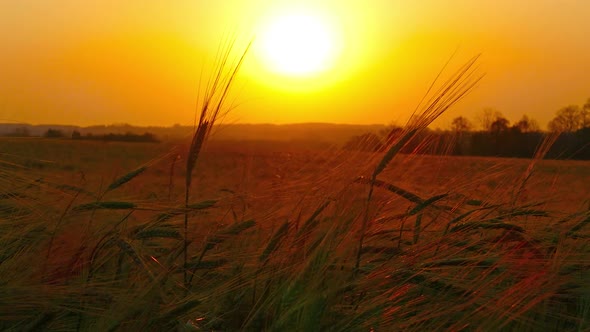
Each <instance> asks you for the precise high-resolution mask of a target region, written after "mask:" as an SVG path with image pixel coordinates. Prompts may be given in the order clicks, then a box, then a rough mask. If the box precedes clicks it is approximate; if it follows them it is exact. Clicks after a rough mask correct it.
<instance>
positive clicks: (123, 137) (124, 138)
mask: <svg viewBox="0 0 590 332" xmlns="http://www.w3.org/2000/svg"><path fill="white" fill-rule="evenodd" d="M4 136H7V137H30V136H31V134H30V132H29V130H28V129H27V128H16V129H15V130H14V131H13V132H12V133H9V134H6V135H4ZM68 136H69V135H66V133H64V131H62V130H59V129H52V128H49V129H47V131H45V132H44V133H43V137H44V138H61V139H65V138H68ZM71 139H73V140H93V141H107V142H110V141H113V142H115V141H116V142H152V143H155V142H159V140H158V138H157V137H156V135H154V134H152V133H144V134H141V135H139V134H133V133H130V132H128V133H125V134H115V133H109V134H101V135H94V134H92V133H88V134H86V135H82V134H81V133H80V132H79V131H77V130H74V131H73V132H72V135H71Z"/></svg>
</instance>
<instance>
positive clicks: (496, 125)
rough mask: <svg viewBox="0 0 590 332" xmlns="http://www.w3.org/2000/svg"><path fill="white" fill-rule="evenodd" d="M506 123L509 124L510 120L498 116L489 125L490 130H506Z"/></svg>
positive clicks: (498, 131)
mask: <svg viewBox="0 0 590 332" xmlns="http://www.w3.org/2000/svg"><path fill="white" fill-rule="evenodd" d="M508 125H510V121H508V119H506V118H503V117H502V118H498V119H496V120H495V121H494V122H492V124H491V125H490V131H491V132H492V133H494V134H499V133H502V132H505V131H508Z"/></svg>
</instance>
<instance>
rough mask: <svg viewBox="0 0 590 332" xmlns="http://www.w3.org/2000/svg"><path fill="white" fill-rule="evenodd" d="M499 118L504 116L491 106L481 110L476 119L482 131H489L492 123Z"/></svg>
mask: <svg viewBox="0 0 590 332" xmlns="http://www.w3.org/2000/svg"><path fill="white" fill-rule="evenodd" d="M500 118H504V115H502V113H501V112H500V111H498V110H495V109H493V108H491V107H487V108H484V109H483V110H482V111H481V114H480V115H479V116H478V117H477V120H478V122H479V124H480V125H481V128H482V129H483V130H484V131H491V129H492V123H494V122H495V121H496V120H498V119H500Z"/></svg>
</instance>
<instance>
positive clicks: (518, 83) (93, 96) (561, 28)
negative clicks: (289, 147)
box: [0, 0, 590, 127]
mask: <svg viewBox="0 0 590 332" xmlns="http://www.w3.org/2000/svg"><path fill="white" fill-rule="evenodd" d="M290 13H297V14H296V15H299V16H289V14H290ZM589 14H590V2H586V1H571V0H570V1H547V0H542V1H520V2H513V1H505V0H502V1H486V2H475V1H459V0H454V1H434V0H431V1H414V2H407V1H385V0H373V1H360V0H358V1H357V0H352V1H332V0H329V1H286V0H283V1H262V0H256V1H245V0H244V1H239V0H231V1H199V0H193V1H189V0H182V1H160V0H158V1H139V0H128V1H113V0H110V1H91V0H89V1H74V0H70V1H67V0H57V1H49V0H23V1H2V2H0V44H1V45H2V51H1V52H0V68H1V69H0V71H1V76H2V80H1V81H0V122H26V123H32V124H40V123H51V124H58V123H59V124H76V125H93V124H110V123H131V124H135V125H158V126H169V125H172V124H174V123H180V124H190V123H192V121H193V118H194V112H195V100H196V98H197V95H198V87H199V82H201V87H203V86H204V83H203V82H206V80H207V78H208V77H210V70H211V68H212V67H213V63H214V61H215V59H216V51H217V49H218V48H219V46H220V45H221V44H222V43H223V42H227V41H229V40H234V39H235V40H236V48H235V51H236V56H238V55H239V53H240V52H241V50H242V49H243V47H244V46H245V45H246V44H247V43H248V41H249V40H251V39H253V40H254V44H253V48H252V50H251V52H250V53H249V54H248V55H247V58H246V61H245V64H244V67H243V68H242V71H241V72H240V75H239V79H238V81H237V82H236V83H237V84H236V86H235V89H234V93H233V95H232V98H231V99H232V101H233V106H235V107H236V109H235V110H233V111H232V113H231V114H230V115H229V116H228V118H227V119H226V120H225V121H227V122H242V123H298V122H333V123H359V124H369V123H391V122H392V121H395V122H398V123H403V122H405V120H406V119H407V117H408V116H409V114H411V112H412V111H413V110H414V107H415V106H416V104H417V103H418V102H419V101H420V98H421V97H422V95H423V94H424V93H425V92H426V90H427V88H428V86H429V84H430V82H431V81H432V79H433V78H434V77H435V76H436V74H437V73H438V71H439V70H440V69H441V68H442V66H443V65H444V63H445V62H446V61H447V59H448V58H449V57H450V56H451V55H452V54H453V53H454V52H455V51H456V55H455V56H454V58H453V60H452V61H451V63H450V65H449V67H448V70H447V71H446V72H445V74H446V76H445V74H443V77H448V76H449V75H451V74H452V73H453V72H454V70H456V69H457V68H458V67H459V66H460V65H461V64H463V63H464V62H466V61H467V60H468V59H469V58H471V57H472V56H474V55H476V54H478V53H482V58H481V61H480V64H479V65H480V71H481V73H485V74H486V76H485V78H484V79H483V80H482V81H481V83H480V84H479V85H478V86H477V87H476V89H475V90H474V91H473V92H472V93H471V94H470V95H469V96H468V97H467V98H465V99H464V100H462V101H461V102H460V103H459V104H458V105H457V106H456V107H455V108H453V109H452V110H450V111H449V112H448V114H445V115H444V116H443V117H442V118H441V119H440V120H439V121H438V122H437V123H436V124H435V125H437V126H441V127H446V126H447V125H448V124H449V123H450V120H451V119H452V118H453V117H456V116H458V115H464V116H467V117H468V118H470V119H473V120H474V121H475V119H476V116H477V114H478V112H480V111H481V110H482V109H483V108H485V107H492V108H495V109H497V110H499V111H500V112H502V113H503V114H504V115H506V117H507V118H508V119H509V120H511V121H515V120H518V119H519V118H520V117H521V116H522V115H523V114H528V115H529V116H531V117H533V118H535V119H537V120H538V121H539V123H540V124H541V125H542V126H543V127H545V126H546V124H547V122H548V121H549V120H550V119H551V118H552V117H553V116H554V114H555V111H557V110H558V109H560V108H561V107H564V106H567V105H570V104H578V105H579V104H583V103H584V102H585V100H586V99H587V98H589V97H590V80H589V78H588V73H589V72H590V43H588V41H587V38H588V33H589V32H590V20H588V15H589ZM301 17H304V18H305V19H301ZM309 18H311V19H309ZM308 19H309V20H308ZM289 20H292V22H291V21H289ZM306 20H307V21H306ZM300 22H304V23H305V24H302V23H300ZM293 24H295V25H297V24H302V25H305V27H302V28H301V29H294V28H293ZM302 31H303V32H305V34H301V35H299V33H301V32H302ZM281 36H282V37H284V39H281ZM290 41H292V42H291V43H290ZM257 43H259V44H257ZM283 43H284V44H283Z"/></svg>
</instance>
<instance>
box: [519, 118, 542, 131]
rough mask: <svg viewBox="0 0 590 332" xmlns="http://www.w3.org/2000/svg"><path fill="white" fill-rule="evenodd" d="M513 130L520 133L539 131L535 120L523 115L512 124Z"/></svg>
mask: <svg viewBox="0 0 590 332" xmlns="http://www.w3.org/2000/svg"><path fill="white" fill-rule="evenodd" d="M513 128H514V129H516V130H518V131H519V132H521V133H531V132H538V131H540V128H539V124H538V123H537V121H536V120H535V119H531V118H529V117H528V116H527V115H526V114H525V115H523V116H522V118H521V119H520V120H519V121H518V122H517V123H515V124H514V126H513Z"/></svg>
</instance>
